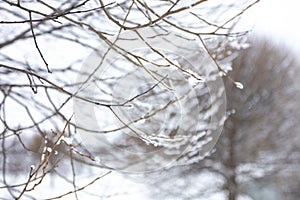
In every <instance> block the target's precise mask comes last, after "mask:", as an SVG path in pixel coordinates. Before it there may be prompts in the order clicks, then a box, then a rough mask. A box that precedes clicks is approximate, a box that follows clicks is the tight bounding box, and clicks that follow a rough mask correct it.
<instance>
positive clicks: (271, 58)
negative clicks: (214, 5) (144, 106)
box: [150, 37, 300, 200]
mask: <svg viewBox="0 0 300 200" xmlns="http://www.w3.org/2000/svg"><path fill="white" fill-rule="evenodd" d="M249 43H250V48H248V49H245V50H241V51H240V52H239V54H238V56H237V57H236V58H235V59H234V61H233V65H232V67H233V71H232V72H231V75H232V77H233V78H237V77H239V78H240V80H242V82H243V85H244V86H245V87H244V89H243V90H236V89H235V87H233V85H232V84H231V83H230V82H228V81H227V80H226V79H225V80H224V81H225V82H226V84H225V85H226V96H227V106H228V107H227V108H228V115H229V117H228V119H227V120H226V122H225V126H224V130H223V133H222V135H221V137H220V140H219V142H218V143H217V145H216V150H215V152H214V153H213V154H212V155H211V156H210V157H207V158H205V159H204V160H202V161H201V162H199V163H198V164H194V165H191V166H181V167H177V168H174V169H173V170H170V171H165V172H163V173H161V174H159V175H157V174H156V175H155V176H154V177H155V179H156V180H155V181H154V185H155V186H156V185H157V182H156V181H157V180H158V182H159V183H160V186H161V187H160V188H159V189H157V190H155V189H154V191H156V192H157V194H156V195H158V196H155V197H156V198H157V197H159V198H163V199H208V198H209V197H211V196H214V195H216V194H219V195H220V197H219V199H228V200H235V199H238V198H239V197H243V196H246V197H247V198H250V199H255V200H257V199H283V198H284V199H297V198H298V193H297V192H296V190H295V188H298V187H299V180H300V177H299V175H298V174H299V169H298V167H297V166H299V162H300V159H299V158H300V157H299V145H298V144H299V141H300V138H299V134H298V133H299V124H298V121H299V119H300V115H299V106H300V105H299V103H298V102H299V98H300V96H299V88H300V87H299V83H298V82H297V81H295V80H296V79H297V77H298V76H299V61H298V60H297V59H296V58H294V56H293V55H292V54H291V53H290V51H289V49H288V47H286V46H284V45H282V44H281V45H280V44H275V43H274V42H272V41H269V40H267V39H266V38H263V39H262V38H257V37H256V38H252V39H250V40H249ZM229 49H230V48H229ZM224 52H226V51H224ZM162 174H163V175H162ZM166 174H167V175H166ZM207 176H209V178H208V179H207V178H206V177H207ZM150 177H151V176H150ZM159 177H161V178H159ZM154 188H156V187H154ZM154 193H155V192H154Z"/></svg>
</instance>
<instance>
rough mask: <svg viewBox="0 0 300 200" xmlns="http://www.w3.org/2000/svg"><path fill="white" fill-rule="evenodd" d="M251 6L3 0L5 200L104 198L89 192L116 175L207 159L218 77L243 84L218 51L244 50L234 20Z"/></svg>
mask: <svg viewBox="0 0 300 200" xmlns="http://www.w3.org/2000/svg"><path fill="white" fill-rule="evenodd" d="M257 2H259V1H258V0H257V1H244V2H242V3H236V2H234V1H232V2H229V1H228V2H226V3H224V2H222V1H220V2H211V1H206V0H197V1H196V0H195V1H179V0H178V1H140V0H132V1H117V2H114V1H102V0H99V1H92V0H81V1H55V0H53V1H43V0H36V1H30V0H28V1H27V0H17V1H12V0H3V1H1V2H0V12H1V18H0V25H1V29H0V31H1V34H2V35H3V37H1V38H0V49H1V52H0V74H1V79H0V92H1V93H0V112H1V114H0V120H1V122H0V131H1V135H0V139H1V160H0V161H1V162H0V163H1V172H2V174H1V178H0V182H1V185H0V192H1V196H2V194H3V196H4V197H3V198H6V199H11V198H14V199H21V198H28V199H35V198H39V199H56V198H62V197H66V198H67V197H68V196H69V195H74V196H75V198H77V199H79V198H80V197H83V196H81V195H90V196H93V195H94V196H98V197H99V195H100V194H99V193H98V191H97V190H96V191H95V190H93V189H91V190H89V188H93V186H94V185H96V184H97V183H98V181H99V180H100V179H102V177H104V176H106V175H108V174H110V173H111V172H112V170H122V171H127V170H128V171H140V172H143V171H150V170H154V169H155V170H158V169H159V168H164V167H166V165H168V167H170V166H172V165H174V164H176V163H177V164H179V163H181V164H182V163H185V164H192V163H194V162H198V161H199V160H202V159H203V158H204V157H205V156H207V155H209V154H210V152H211V151H210V150H211V148H212V147H213V145H214V144H215V143H216V140H217V139H218V135H219V132H220V131H219V129H220V128H221V127H222V126H223V124H224V121H225V118H224V117H223V115H222V112H224V111H225V109H224V107H223V106H221V105H222V103H224V101H223V97H224V90H223V88H218V87H216V86H217V85H218V84H219V82H217V81H216V80H218V81H219V79H220V78H219V73H221V74H222V75H224V76H226V77H227V79H228V80H229V81H230V82H231V84H232V85H233V86H234V87H239V88H241V87H242V85H241V83H239V82H236V80H235V79H234V78H232V77H231V76H229V74H228V68H227V67H226V66H228V65H229V64H230V62H231V60H232V58H233V55H232V54H231V53H228V54H226V55H225V54H223V52H224V51H225V50H226V48H225V46H228V45H231V46H232V51H236V50H237V49H239V48H241V47H242V46H243V44H244V42H243V37H244V35H245V34H246V33H247V30H246V31H239V30H238V29H237V28H236V26H237V22H238V21H239V19H240V17H241V16H242V14H243V13H244V12H246V11H247V10H248V9H249V8H251V7H252V6H253V5H255V4H256V3H257ZM135 41H138V42H139V43H136V42H135ZM208 43H209V44H211V45H213V46H214V47H213V48H210V47H209V46H208ZM124 44H130V47H131V48H127V46H126V45H125V46H124ZM135 44H138V45H140V44H142V46H140V47H143V48H142V50H139V49H138V50H137V49H135V48H134V47H135V46H134V45H135ZM161 44H164V45H166V46H167V47H165V48H162V47H161V46H159V45H161ZM170 49H172V50H174V49H175V50H174V51H173V52H171V51H170ZM91 52H93V53H92V54H91V55H92V56H90V57H88V58H87V59H85V58H86V57H87V56H88V55H90V53H91ZM113 56H115V57H113ZM195 58H196V60H195V61H194V62H193V59H195ZM200 61H201V62H200ZM105 64H109V68H107V67H106V66H105ZM207 66H209V67H207ZM238 79H239V78H237V80H238ZM211 83H212V84H211ZM174 91H176V92H174ZM209 92H210V93H209ZM211 92H213V94H212V93H211ZM208 100H209V103H207V101H208ZM179 110H180V112H179ZM193 112H197V113H199V115H198V116H196V117H194V116H193V115H191V113H193ZM220 113H221V114H220ZM78 116H79V117H78ZM97 117H98V118H97ZM99 117H100V118H99ZM93 120H94V121H93ZM179 121H180V123H179V124H178V122H179ZM104 139H105V141H106V142H103V141H104ZM99 152H100V153H99ZM157 152H159V153H157ZM98 153H99V154H98ZM162 161H164V162H162ZM147 167H148V168H147ZM50 174H51V176H50ZM95 174H96V175H95ZM87 179H88V181H82V180H87ZM79 180H80V181H79ZM51 181H52V182H51ZM99 184H101V183H100V181H99ZM50 185H52V186H53V185H64V186H65V187H53V191H52V190H51V191H50V192H46V191H47V190H45V188H50Z"/></svg>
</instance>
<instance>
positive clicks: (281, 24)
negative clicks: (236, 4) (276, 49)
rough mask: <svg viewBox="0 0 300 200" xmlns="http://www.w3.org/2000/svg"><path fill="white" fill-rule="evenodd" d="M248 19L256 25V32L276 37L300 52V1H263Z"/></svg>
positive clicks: (251, 11) (250, 13)
mask: <svg viewBox="0 0 300 200" xmlns="http://www.w3.org/2000/svg"><path fill="white" fill-rule="evenodd" d="M250 16H251V17H250ZM246 18H247V20H250V23H253V24H254V30H255V31H259V32H263V33H264V35H266V36H270V37H276V38H277V39H279V40H282V41H284V42H285V43H286V44H287V45H291V46H292V47H293V49H294V50H295V51H300V23H299V20H300V1H299V0H261V2H260V3H258V4H257V5H256V6H255V7H254V8H253V9H252V10H250V11H249V13H247V16H246Z"/></svg>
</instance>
